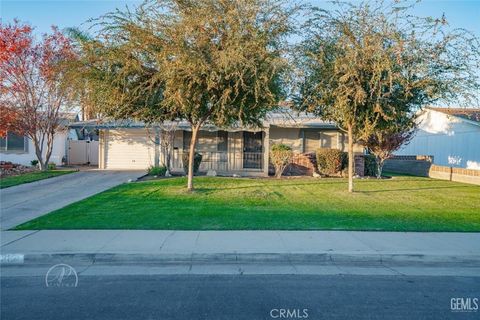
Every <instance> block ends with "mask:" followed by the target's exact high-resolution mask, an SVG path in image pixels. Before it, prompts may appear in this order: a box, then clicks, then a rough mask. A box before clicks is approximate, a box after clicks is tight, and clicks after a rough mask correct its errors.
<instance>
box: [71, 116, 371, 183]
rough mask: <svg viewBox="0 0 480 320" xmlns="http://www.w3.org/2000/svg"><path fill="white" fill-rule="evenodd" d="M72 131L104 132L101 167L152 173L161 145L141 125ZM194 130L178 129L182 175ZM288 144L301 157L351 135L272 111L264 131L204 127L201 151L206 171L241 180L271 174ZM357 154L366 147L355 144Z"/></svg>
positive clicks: (98, 124) (102, 124) (104, 124)
mask: <svg viewBox="0 0 480 320" xmlns="http://www.w3.org/2000/svg"><path fill="white" fill-rule="evenodd" d="M70 127H71V128H73V129H85V128H89V129H92V128H95V129H98V130H99V151H98V154H99V155H98V157H99V159H98V166H99V168H101V169H115V170H121V169H147V168H148V167H150V166H152V165H153V164H154V161H155V160H154V157H155V153H156V152H157V154H158V149H159V147H158V143H157V144H156V143H155V138H154V137H153V136H152V135H153V131H152V129H147V128H146V126H145V125H144V124H143V123H142V122H136V121H101V120H89V121H83V122H77V123H72V124H70ZM190 139H191V129H190V125H189V124H188V123H187V122H180V123H179V124H178V125H177V129H176V131H175V138H174V144H173V154H172V159H171V164H170V165H171V168H172V171H173V172H174V173H183V172H184V170H183V161H182V155H183V154H184V153H185V152H188V147H189V144H190ZM275 143H283V144H286V145H288V146H290V147H291V148H292V149H293V151H294V152H295V153H297V154H304V153H309V152H315V150H316V149H318V148H320V147H324V148H337V149H340V150H344V151H346V149H347V137H346V134H344V133H343V132H342V131H340V130H339V129H338V127H337V126H336V125H335V124H334V123H331V122H325V121H323V120H321V119H319V118H316V117H314V116H312V115H310V114H305V113H302V114H292V113H291V112H290V111H287V110H279V111H275V112H271V113H269V114H268V115H267V116H266V118H265V120H264V121H263V124H262V126H261V127H259V128H247V127H240V126H238V127H235V126H232V127H229V128H218V127H216V126H213V125H205V126H203V127H202V128H201V131H200V136H199V139H198V144H197V148H196V150H197V152H199V153H200V154H202V156H203V159H202V163H201V165H200V170H199V171H201V172H207V171H208V170H215V171H216V172H217V174H221V175H233V174H239V175H242V176H265V175H268V170H269V159H268V152H269V150H270V146H271V145H272V144H275ZM355 152H356V153H362V152H363V147H361V146H359V145H355Z"/></svg>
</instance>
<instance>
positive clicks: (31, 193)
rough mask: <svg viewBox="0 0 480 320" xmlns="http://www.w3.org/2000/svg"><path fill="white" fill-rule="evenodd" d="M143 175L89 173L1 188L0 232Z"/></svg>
mask: <svg viewBox="0 0 480 320" xmlns="http://www.w3.org/2000/svg"><path fill="white" fill-rule="evenodd" d="M143 174H144V172H143V171H142V172H140V171H105V170H89V171H81V172H76V173H71V174H66V175H62V176H59V177H54V178H49V179H44V180H40V181H36V182H32V183H26V184H22V185H19V186H15V187H10V188H6V189H2V190H0V209H1V212H0V224H1V229H2V230H7V229H10V228H13V227H15V226H17V225H19V224H21V223H24V222H27V221H29V220H31V219H34V218H37V217H39V216H41V215H44V214H46V213H49V212H51V211H53V210H56V209H60V208H62V207H64V206H66V205H68V204H70V203H73V202H76V201H79V200H81V199H84V198H87V197H90V196H92V195H94V194H96V193H99V192H102V191H104V190H107V189H109V188H111V187H114V186H116V185H118V184H121V183H124V182H127V181H128V179H136V178H138V177H140V176H141V175H143Z"/></svg>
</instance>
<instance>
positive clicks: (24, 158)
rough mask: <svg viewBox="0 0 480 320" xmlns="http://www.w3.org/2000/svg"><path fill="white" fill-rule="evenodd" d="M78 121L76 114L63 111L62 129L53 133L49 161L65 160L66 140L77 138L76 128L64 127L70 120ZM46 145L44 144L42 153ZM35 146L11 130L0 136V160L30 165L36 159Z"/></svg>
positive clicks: (57, 163)
mask: <svg viewBox="0 0 480 320" xmlns="http://www.w3.org/2000/svg"><path fill="white" fill-rule="evenodd" d="M76 121H78V116H77V114H73V113H65V115H63V116H62V123H63V125H64V126H65V129H64V130H61V131H59V132H58V133H57V134H55V136H54V139H53V150H52V155H51V157H50V162H53V163H55V164H56V165H61V164H62V160H66V157H67V153H68V150H67V148H68V141H69V140H78V134H77V130H74V129H70V128H68V127H66V126H67V125H68V123H70V122H76ZM45 152H46V146H44V154H45ZM36 159H37V156H36V154H35V146H34V144H33V141H32V140H31V139H30V138H28V137H26V136H21V135H17V134H15V133H13V132H7V135H6V137H4V138H1V137H0V161H9V162H13V163H18V164H22V165H26V166H29V165H31V161H32V160H36Z"/></svg>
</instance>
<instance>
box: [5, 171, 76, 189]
mask: <svg viewBox="0 0 480 320" xmlns="http://www.w3.org/2000/svg"><path fill="white" fill-rule="evenodd" d="M72 172H76V171H75V170H49V171H35V172H28V173H24V174H20V175H18V176H9V177H4V178H1V179H0V189H3V188H8V187H13V186H17V185H19V184H24V183H29V182H34V181H38V180H43V179H47V178H52V177H56V176H61V175H63V174H67V173H72Z"/></svg>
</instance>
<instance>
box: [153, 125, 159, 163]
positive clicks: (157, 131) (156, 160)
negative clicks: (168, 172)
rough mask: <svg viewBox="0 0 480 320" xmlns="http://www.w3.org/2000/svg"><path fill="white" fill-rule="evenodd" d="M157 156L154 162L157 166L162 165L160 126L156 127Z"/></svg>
mask: <svg viewBox="0 0 480 320" xmlns="http://www.w3.org/2000/svg"><path fill="white" fill-rule="evenodd" d="M154 144H155V156H154V160H153V163H154V165H155V167H159V166H160V131H159V129H158V127H155V143H154Z"/></svg>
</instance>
